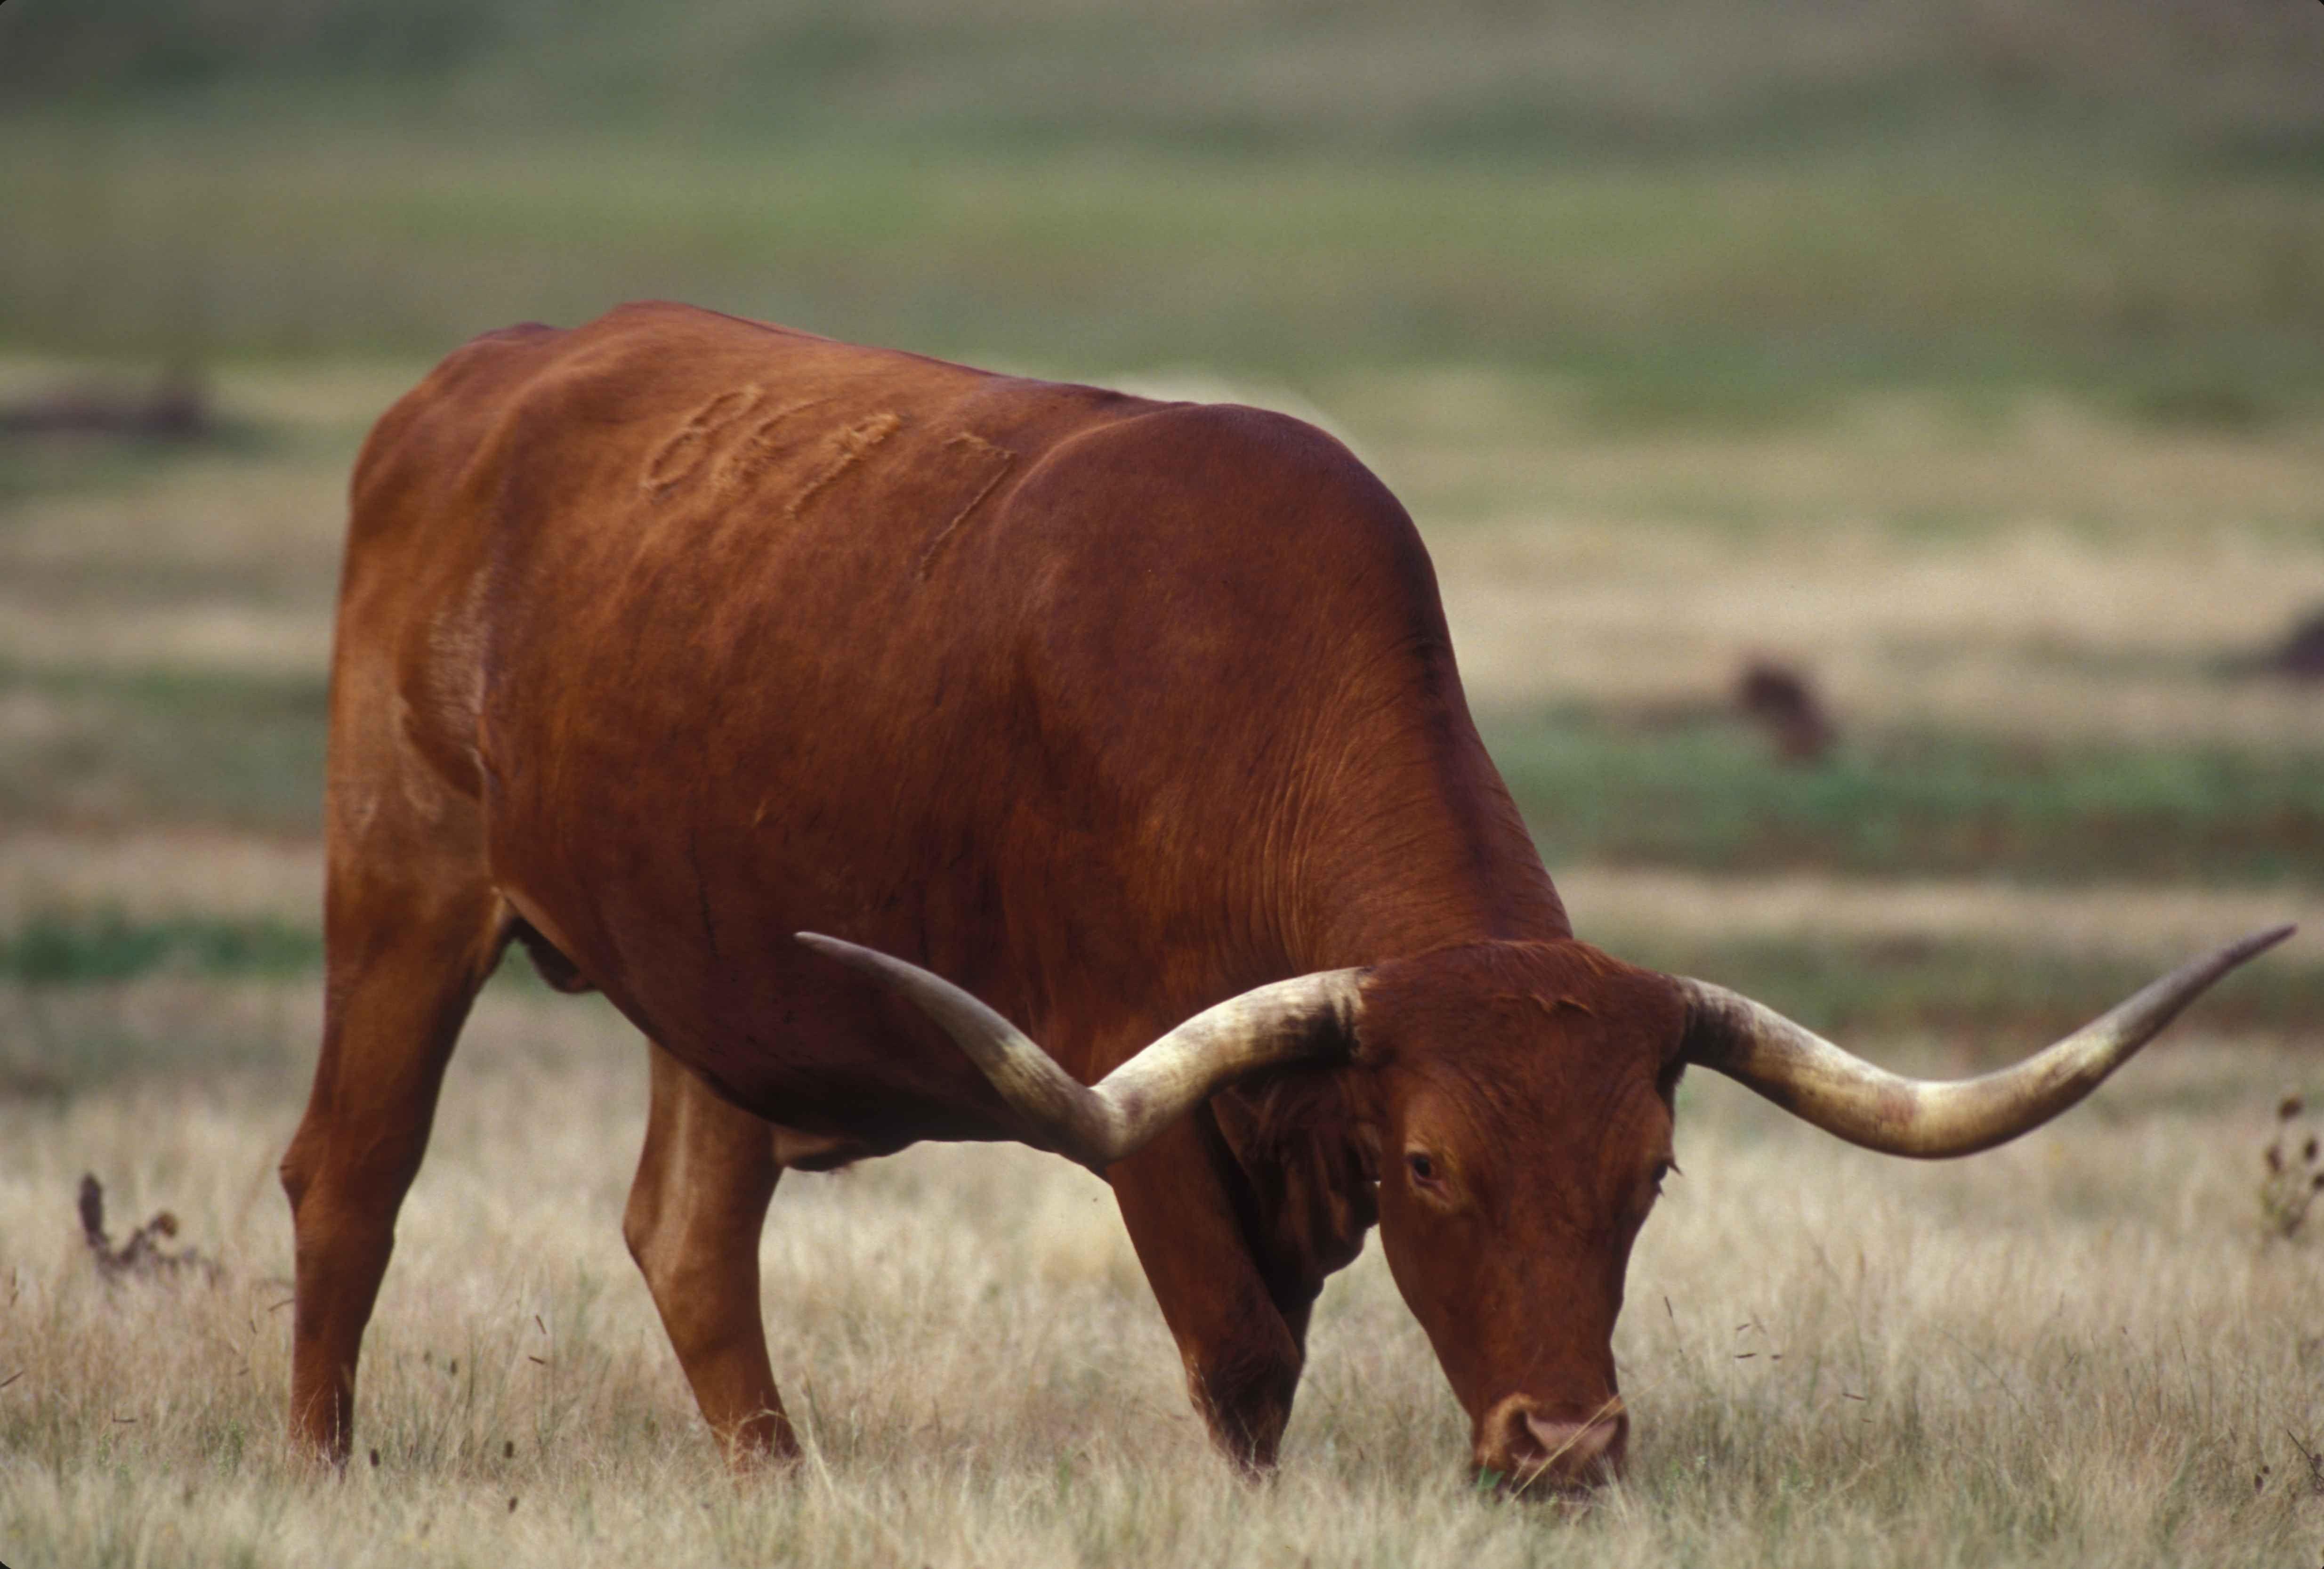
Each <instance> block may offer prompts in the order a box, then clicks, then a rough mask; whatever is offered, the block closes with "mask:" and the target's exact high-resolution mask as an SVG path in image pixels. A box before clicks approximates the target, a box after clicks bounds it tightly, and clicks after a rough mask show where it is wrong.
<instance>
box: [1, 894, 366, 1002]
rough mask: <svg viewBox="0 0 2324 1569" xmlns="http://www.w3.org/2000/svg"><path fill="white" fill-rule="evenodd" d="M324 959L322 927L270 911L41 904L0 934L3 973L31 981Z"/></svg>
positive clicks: (219, 972) (289, 971)
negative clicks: (250, 915) (256, 915)
mask: <svg viewBox="0 0 2324 1569" xmlns="http://www.w3.org/2000/svg"><path fill="white" fill-rule="evenodd" d="M322 959H323V938H322V934H321V933H320V932H318V931H316V930H315V929H313V928H310V927H303V926H296V925H292V924H291V923H290V922H287V921H282V920H277V919H272V918H260V919H254V920H228V919H222V918H217V917H213V916H195V915H186V916H173V917H171V918H166V919H161V920H132V919H130V918H128V917H127V916H125V915H124V914H123V913H121V912H120V911H119V910H98V911H94V912H87V913H80V912H64V911H42V912H38V913H36V914H34V915H33V916H32V918H30V919H29V920H27V921H25V922H24V923H23V925H22V926H20V927H18V928H16V930H15V931H14V932H12V933H8V934H6V935H5V936H0V981H14V982H17V983H20V984H23V985H27V986H55V985H69V984H75V983H98V982H108V981H130V980H135V979H137V978H138V977H140V976H143V975H147V974H153V973H155V972H157V971H166V972H171V973H177V974H195V975H208V976H217V977H235V976H260V977H272V976H284V975H299V974H306V973H308V972H309V971H311V970H314V969H315V968H317V967H318V965H320V964H321V963H322Z"/></svg>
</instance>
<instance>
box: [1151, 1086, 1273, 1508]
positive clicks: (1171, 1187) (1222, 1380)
mask: <svg viewBox="0 0 2324 1569" xmlns="http://www.w3.org/2000/svg"><path fill="white" fill-rule="evenodd" d="M1106 1178H1107V1180H1108V1181H1110V1182H1111V1183H1112V1185H1113V1193H1114V1199H1115V1202H1116V1203H1118V1204H1120V1206H1121V1218H1122V1221H1123V1223H1125V1224H1126V1225H1128V1226H1129V1228H1130V1242H1131V1245H1133V1246H1134V1247H1136V1248H1137V1250H1138V1261H1139V1263H1140V1264H1142V1265H1143V1266H1145V1269H1146V1278H1147V1280H1148V1282H1149V1283H1151V1285H1152V1286H1153V1288H1154V1296H1155V1299H1156V1300H1157V1302H1159V1303H1160V1304H1161V1307H1162V1317H1163V1321H1164V1322H1165V1323H1167V1324H1168V1325H1169V1326H1170V1334H1171V1335H1172V1336H1173V1337H1174V1338H1175V1339H1176V1341H1177V1343H1178V1356H1179V1359H1180V1360H1181V1361H1183V1362H1185V1368H1186V1387H1187V1391H1188V1393H1190V1394H1191V1395H1192V1396H1193V1397H1194V1405H1195V1407H1196V1408H1197V1409H1198V1410H1200V1411H1201V1412H1202V1414H1203V1419H1204V1420H1206V1421H1207V1422H1208V1423H1209V1424H1210V1427H1211V1437H1212V1440H1213V1442H1214V1443H1216V1444H1218V1446H1219V1447H1220V1448H1221V1449H1222V1450H1224V1451H1225V1452H1226V1454H1228V1456H1229V1457H1230V1458H1231V1459H1232V1460H1233V1461H1234V1462H1235V1463H1236V1464H1237V1465H1239V1466H1240V1467H1242V1468H1243V1469H1244V1470H1246V1471H1250V1472H1264V1471H1268V1470H1270V1469H1272V1468H1273V1466H1274V1464H1275V1457H1276V1450H1277V1446H1278V1445H1279V1444H1281V1443H1282V1441H1283V1428H1284V1425H1285V1424H1286V1423H1287V1422H1289V1421H1290V1420H1291V1398H1292V1396H1293V1394H1294V1393H1295V1392H1296V1390H1297V1389H1298V1388H1299V1372H1300V1369H1301V1367H1302V1365H1303V1364H1304V1362H1305V1356H1306V1351H1305V1343H1304V1342H1305V1329H1306V1318H1307V1315H1306V1310H1305V1304H1304V1303H1301V1304H1298V1305H1296V1312H1295V1314H1294V1315H1293V1316H1294V1318H1296V1324H1295V1323H1294V1322H1293V1321H1292V1319H1289V1318H1286V1316H1285V1314H1284V1312H1283V1310H1282V1309H1281V1308H1280V1307H1278V1306H1277V1304H1276V1301H1275V1296H1274V1294H1273V1293H1272V1292H1271V1291H1270V1290H1269V1288H1268V1281H1267V1278H1266V1275H1265V1273H1264V1271H1263V1270H1262V1268H1261V1266H1260V1263H1259V1257H1258V1255H1257V1253H1256V1252H1255V1251H1254V1249H1253V1246H1252V1242H1251V1239H1250V1235H1249V1234H1248V1227H1247V1223H1246V1221H1245V1220H1244V1218H1243V1215H1242V1214H1241V1209H1242V1208H1243V1207H1247V1204H1239V1203H1238V1194H1239V1192H1240V1189H1239V1186H1238V1185H1239V1184H1240V1182H1241V1177H1240V1172H1239V1171H1237V1170H1235V1169H1234V1168H1233V1165H1232V1160H1231V1157H1230V1156H1229V1155H1228V1153H1227V1150H1226V1147H1225V1145H1224V1143H1223V1142H1222V1140H1220V1138H1219V1135H1218V1131H1217V1130H1216V1128H1215V1127H1213V1125H1212V1123H1211V1120H1210V1113H1209V1112H1208V1111H1207V1110H1198V1111H1196V1112H1194V1115H1192V1116H1189V1117H1185V1118H1183V1119H1181V1120H1180V1121H1178V1122H1177V1123H1176V1125H1175V1126H1174V1127H1172V1128H1171V1129H1170V1130H1169V1131H1167V1132H1166V1133H1164V1134H1162V1135H1161V1136H1160V1137H1159V1138H1157V1139H1156V1140H1154V1142H1153V1143H1151V1144H1149V1145H1148V1146H1147V1147H1146V1148H1145V1149H1142V1150H1140V1151H1139V1153H1138V1154H1136V1155H1133V1156H1131V1157H1130V1158H1129V1159H1127V1160H1123V1161H1120V1162H1118V1163H1117V1164H1116V1165H1114V1166H1113V1167H1112V1168H1111V1169H1109V1170H1108V1171H1107V1173H1106Z"/></svg>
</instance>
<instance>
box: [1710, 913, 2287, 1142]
mask: <svg viewBox="0 0 2324 1569" xmlns="http://www.w3.org/2000/svg"><path fill="white" fill-rule="evenodd" d="M2297 929H2298V928H2294V927H2289V926H2281V927H2273V928H2269V929H2268V930H2266V931H2260V932H2254V933H2252V934H2251V936H2249V937H2244V938H2242V939H2241V940H2239V941H2236V942H2232V943H2229V944H2228V945H2227V946H2226V947H2223V948H2221V949H2219V950H2218V952H2217V953H2215V954H2211V955H2208V956H2207V957H2204V958H2200V959H2197V960H2195V961H2194V962H2192V963H2191V964H2183V965H2181V966H2180V967H2179V968H2178V969H2176V970H2173V971H2172V972H2171V974H2168V975H2165V976H2163V979H2161V980H2159V981H2157V982H2155V983H2153V984H2152V985H2150V986H2148V987H2147V988H2146V989H2145V990H2144V991H2142V992H2138V993H2137V994H2136V995H2135V996H2133V997H2132V998H2130V999H2129V1000H2128V1001H2125V1002H2122V1003H2119V1004H2117V1005H2116V1007H2115V1008H2114V1009H2113V1010H2112V1011H2109V1012H2107V1014H2105V1015H2104V1016H2102V1017H2100V1018H2098V1019H2097V1020H2092V1021H2091V1022H2090V1023H2089V1024H2086V1025H2084V1026H2082V1028H2081V1029H2078V1030H2076V1031H2074V1033H2073V1034H2071V1035H2070V1036H2068V1037H2066V1038H2064V1039H2063V1040H2061V1041H2059V1042H2057V1043H2056V1044H2055V1045H2053V1046H2051V1047H2049V1048H2047V1049H2045V1050H2043V1051H2042V1052H2040V1053H2037V1054H2036V1055H2035V1056H2033V1057H2028V1058H2026V1059H2025V1060H2024V1062H2021V1063H2018V1064H2016V1065H2015V1066H2012V1067H2006V1068H2002V1069H1999V1070H1998V1071H1997V1072H1994V1073H1989V1074H1986V1075H1982V1076H1980V1077H1978V1078H1973V1079H1961V1080H1958V1081H1953V1082H1942V1081H1925V1080H1920V1079H1907V1078H1900V1077H1898V1076H1897V1075H1895V1074H1892V1073H1889V1072H1886V1070H1884V1069H1881V1068H1877V1067H1875V1066H1872V1065H1871V1064H1870V1063H1868V1062H1866V1061H1864V1060H1863V1059H1862V1058H1860V1057H1852V1056H1850V1055H1849V1053H1847V1052H1845V1051H1843V1050H1841V1049H1840V1048H1839V1047H1836V1046H1834V1045H1833V1044H1832V1043H1831V1042H1830V1041H1828V1040H1826V1039H1824V1038H1822V1037H1821V1036H1820V1035H1817V1034H1816V1033H1815V1032H1814V1031H1812V1030H1811V1029H1805V1028H1803V1026H1801V1025H1798V1024H1794V1023H1793V1022H1792V1021H1791V1020H1788V1019H1786V1018H1784V1016H1783V1015H1782V1014H1780V1013H1778V1012H1776V1011H1775V1010H1774V1009H1772V1008H1767V1007H1765V1006H1763V1005H1761V1004H1760V1003H1757V1002H1754V1001H1752V1000H1751V999H1750V998H1748V997H1746V996H1744V995H1742V994H1741V993H1740V992H1730V991H1729V990H1728V989H1727V988H1725V987H1724V986H1714V985H1712V984H1711V983H1709V982H1705V981H1692V980H1688V979H1687V978H1686V977H1684V976H1675V977H1674V979H1675V980H1676V981H1677V982H1678V984H1679V988H1680V991H1681V992H1682V993H1683V995H1684V996H1685V998H1686V1002H1687V1033H1686V1043H1685V1046H1684V1048H1683V1055H1684V1056H1685V1057H1686V1059H1687V1060H1688V1061H1689V1062H1696V1063H1701V1065H1702V1066H1704V1067H1707V1068H1711V1069H1714V1070H1716V1071H1717V1072H1720V1073H1722V1074H1725V1075H1728V1076H1729V1078H1732V1079H1736V1080H1738V1081H1739V1082H1741V1083H1742V1084H1747V1085H1748V1086H1749V1087H1750V1088H1752V1089H1754V1090H1757V1092H1758V1093H1759V1094H1763V1095H1765V1096H1766V1097H1767V1098H1768V1099H1769V1100H1771V1101H1773V1102H1775V1103H1776V1104H1777V1105H1779V1106H1781V1107H1783V1108H1784V1110H1786V1111H1788V1112H1792V1113H1793V1114H1794V1115H1795V1116H1797V1117H1800V1118H1802V1119H1803V1120H1804V1121H1809V1122H1812V1123H1814V1124H1815V1125H1816V1126H1817V1127H1819V1128H1821V1129H1822V1130H1824V1131H1826V1132H1828V1133H1835V1134H1838V1135H1839V1136H1840V1138H1842V1139H1845V1140H1848V1141H1849V1143H1851V1144H1861V1145H1862V1146H1864V1148H1866V1149H1877V1150H1878V1151H1880V1152H1881V1153H1882V1154H1884V1155H1910V1156H1914V1157H1916V1158H1921V1159H1927V1160H1935V1159H1941V1158H1946V1157H1949V1156H1954V1155H1974V1154H1975V1153H1977V1152H1978V1150H1980V1149H1992V1148H1993V1147H1994V1146H1995V1145H1997V1144H2004V1143H2006V1142H2008V1141H2009V1140H2012V1139H2015V1138H2016V1137H2017V1136H2018V1135H2019V1134H2020V1133H2024V1132H2027V1131H2031V1130H2032V1129H2034V1128H2038V1127H2040V1126H2041V1125H2042V1124H2043V1123H2044V1122H2046V1121H2049V1120H2050V1119H2051V1118H2052V1117H2054V1116H2056V1115H2057V1114H2058V1113H2059V1112H2062V1111H2064V1110H2066V1108H2067V1107H2069V1106H2070V1105H2072V1104H2073V1103H2075V1102H2077V1101H2079V1100H2080V1099H2081V1098H2082V1097H2083V1096H2084V1095H2087V1094H2089V1093H2090V1092H2091V1091H2092V1090H2094V1089H2096V1088H2098V1084H2099V1083H2100V1081H2102V1080H2103V1079H2105V1077H2106V1076H2107V1075H2108V1074H2110V1073H2112V1072H2114V1070H2115V1069H2116V1068H2117V1067H2119V1066H2122V1065H2123V1064H2124V1063H2126V1062H2127V1061H2129V1060H2130V1057H2131V1055H2132V1054H2133V1053H2134V1052H2135V1051H2137V1050H2138V1048H2140V1047H2142V1046H2144V1045H2145V1044H2146V1043H2147V1042H2148V1041H2149V1040H2152V1039H2153V1038H2154V1036H2155V1035H2156V1034H2157V1033H2158V1032H2159V1031H2160V1030H2161V1029H2163V1026H2164V1025H2166V1024H2168V1023H2170V1022H2171V1020H2172V1019H2174V1018H2176V1017H2177V1016H2178V1014H2179V1011H2180V1010H2181V1009H2182V1008H2184V1007H2186V1006H2187V1004H2188V1003H2190V1002H2191V1001H2194V1000H2195V998H2196V997H2197V996H2198V995H2199V994H2200V993H2201V992H2203V990H2204V989H2205V988H2206V987H2208V986H2209V985H2210V984H2211V983H2212V982H2214V981H2216V980H2218V978H2219V977H2220V976H2222V975H2224V974H2227V972H2228V971H2229V970H2232V969H2234V968H2235V967H2236V965H2237V964H2242V963H2243V962H2244V961H2245V960H2246V959H2248V958H2251V957H2252V956H2253V955H2256V954H2260V953H2264V952H2265V951H2266V950H2267V949H2269V948H2272V947H2273V946H2275V945H2276V944H2278V943H2280V942H2282V940H2283V939H2284V938H2286V937H2290V936H2291V935H2292V933H2293V932H2294V931H2295V930H2297Z"/></svg>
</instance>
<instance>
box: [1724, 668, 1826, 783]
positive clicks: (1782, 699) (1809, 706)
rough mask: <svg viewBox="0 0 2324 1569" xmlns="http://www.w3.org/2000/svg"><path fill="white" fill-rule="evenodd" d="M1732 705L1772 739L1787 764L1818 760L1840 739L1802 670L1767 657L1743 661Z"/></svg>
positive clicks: (1776, 750) (1776, 749)
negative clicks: (1741, 672)
mask: <svg viewBox="0 0 2324 1569" xmlns="http://www.w3.org/2000/svg"><path fill="white" fill-rule="evenodd" d="M1735 706H1737V707H1738V708H1739V709H1741V710H1742V712H1743V716H1744V717H1745V718H1747V719H1749V720H1750V721H1752V723H1754V724H1756V725H1758V726H1759V727H1760V728H1761V729H1763V730H1765V731H1766V733H1767V734H1768V735H1769V736H1770V737H1771V738H1772V739H1773V740H1774V741H1775V752H1776V754H1777V755H1778V756H1780V757H1782V758H1783V759H1784V761H1786V762H1816V761H1821V759H1822V757H1823V755H1824V753H1826V752H1830V751H1831V743H1833V742H1834V741H1835V740H1837V739H1839V732H1838V730H1837V729H1836V728H1835V726H1834V725H1832V722H1831V714H1830V713H1829V712H1827V711H1826V709H1825V708H1824V706H1823V701H1822V699H1821V698H1820V697H1817V696H1816V693H1815V688H1814V687H1813V686H1812V685H1811V684H1810V682H1809V680H1808V678H1807V675H1806V673H1805V672H1803V671H1801V670H1797V669H1793V668H1792V667H1791V666H1789V665H1784V664H1779V663H1777V662H1776V661H1775V660H1769V659H1752V660H1747V661H1745V663H1744V666H1743V674H1742V677H1741V678H1739V679H1738V681H1737V682H1736V683H1735Z"/></svg>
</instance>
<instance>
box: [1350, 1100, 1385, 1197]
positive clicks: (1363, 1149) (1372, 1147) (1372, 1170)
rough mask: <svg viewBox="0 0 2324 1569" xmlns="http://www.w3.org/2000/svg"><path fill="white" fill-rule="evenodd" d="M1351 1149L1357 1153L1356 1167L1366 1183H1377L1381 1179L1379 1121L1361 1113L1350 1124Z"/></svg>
mask: <svg viewBox="0 0 2324 1569" xmlns="http://www.w3.org/2000/svg"><path fill="white" fill-rule="evenodd" d="M1348 1144H1349V1147H1350V1148H1351V1149H1354V1150H1355V1152H1356V1165H1357V1167H1358V1168H1359V1169H1360V1170H1361V1171H1362V1172H1363V1174H1364V1180H1365V1181H1366V1182H1370V1183H1377V1182H1379V1177H1380V1131H1379V1119H1378V1118H1375V1117H1368V1116H1364V1115H1361V1114H1360V1113H1359V1114H1358V1115H1357V1116H1356V1117H1355V1119H1354V1120H1353V1121H1351V1123H1350V1124H1349V1129H1348Z"/></svg>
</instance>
